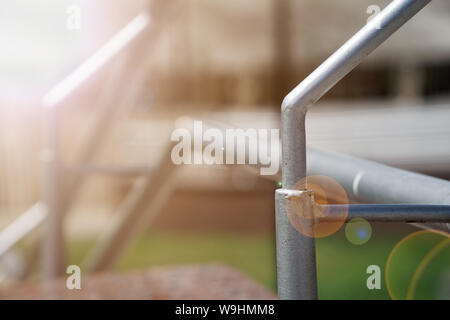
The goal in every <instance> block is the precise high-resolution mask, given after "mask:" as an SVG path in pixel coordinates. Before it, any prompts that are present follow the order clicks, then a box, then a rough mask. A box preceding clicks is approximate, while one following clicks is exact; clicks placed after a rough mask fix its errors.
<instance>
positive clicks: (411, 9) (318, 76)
mask: <svg viewBox="0 0 450 320" xmlns="http://www.w3.org/2000/svg"><path fill="white" fill-rule="evenodd" d="M430 1H431V0H394V1H392V2H391V3H390V4H389V5H388V6H387V7H386V8H385V9H384V10H383V11H382V12H380V13H379V14H378V15H377V16H376V17H375V18H373V19H372V20H371V21H370V22H369V23H368V24H366V25H365V26H364V27H363V28H362V29H361V30H360V31H359V32H358V33H356V34H355V35H354V36H353V37H352V38H351V39H350V40H348V41H347V42H346V43H345V44H344V45H343V46H342V47H341V48H340V49H339V50H337V51H336V52H335V53H334V54H333V55H332V56H331V57H330V58H328V59H327V60H326V61H325V62H324V63H323V64H322V65H320V66H319V67H318V68H317V69H316V70H315V71H314V72H313V73H312V74H311V75H309V76H308V77H307V78H306V79H305V80H303V82H301V83H300V84H299V85H298V86H297V87H296V88H294V90H292V91H291V92H290V93H289V94H288V95H287V96H286V98H285V99H284V100H283V104H282V107H281V123H282V147H283V150H282V176H283V188H284V189H290V188H292V187H293V186H294V185H295V184H296V183H297V182H298V181H299V180H300V179H302V178H304V177H305V176H306V133H305V118H306V112H307V110H308V108H309V107H310V106H312V105H313V104H314V103H315V102H316V101H317V100H319V99H320V98H321V97H322V96H323V95H324V94H325V93H326V92H327V91H328V90H329V89H331V88H332V87H333V86H334V85H335V84H336V83H337V82H338V81H339V80H341V79H342V78H343V77H344V76H345V75H347V74H348V73H349V72H350V71H351V70H353V69H354V68H355V67H356V66H357V65H358V64H359V63H360V62H361V61H362V60H363V59H364V58H365V57H366V56H368V55H369V54H370V53H371V52H372V51H373V50H375V49H376V48H377V47H378V46H379V45H380V44H382V43H383V42H384V41H385V40H386V39H387V38H389V37H390V36H391V35H392V34H393V33H394V32H395V31H397V30H398V29H399V28H400V27H401V26H402V25H403V24H404V23H406V22H407V21H408V20H409V19H410V18H412V17H413V16H414V15H415V14H416V13H417V12H419V11H420V10H421V9H422V8H423V7H425V6H426V5H427V4H428V3H429V2H430ZM285 191H286V190H283V189H281V190H277V192H276V206H277V208H276V233H277V274H278V296H279V298H281V299H316V298H317V281H316V263H315V243H314V239H312V238H307V237H306V236H303V235H301V234H300V233H298V232H297V231H296V230H295V229H294V228H293V227H292V226H291V224H290V223H289V220H288V218H287V212H286V204H285V202H284V200H283V198H284V197H283V193H284V192H285Z"/></svg>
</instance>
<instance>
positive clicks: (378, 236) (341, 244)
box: [69, 227, 450, 299]
mask: <svg viewBox="0 0 450 320" xmlns="http://www.w3.org/2000/svg"><path fill="white" fill-rule="evenodd" d="M408 233H411V230H408V231H407V232H405V231H403V232H399V233H386V232H380V231H379V230H376V227H375V228H374V234H373V236H372V238H371V239H370V241H369V242H367V243H366V244H364V245H353V244H351V243H349V242H348V241H347V240H346V239H345V236H344V232H343V231H342V230H341V231H340V232H338V233H337V234H335V235H333V236H331V237H328V238H325V239H318V240H317V261H318V266H317V270H318V285H319V298H320V299H389V298H390V297H389V294H388V292H387V289H386V283H385V279H384V271H385V265H386V261H387V258H388V256H389V253H390V252H391V250H392V249H393V248H394V246H395V244H396V243H398V241H400V240H401V239H402V238H403V237H404V236H405V235H407V234H408ZM92 243H93V240H92V239H84V240H82V241H80V240H77V241H72V243H71V245H70V250H69V252H70V262H71V263H80V261H82V257H83V255H84V253H86V252H87V250H88V248H89V247H90V246H91V245H92ZM433 243H434V242H433ZM430 244H432V243H426V241H425V242H424V243H422V244H414V245H409V246H407V247H408V248H406V247H405V250H403V251H402V252H400V253H401V254H400V253H399V255H398V257H397V258H396V259H394V260H393V268H392V270H393V272H392V273H391V275H392V277H391V278H392V279H393V280H394V281H393V282H392V283H393V288H394V289H395V290H394V291H395V292H399V293H401V294H403V293H406V288H407V285H408V283H409V280H410V279H411V276H412V272H413V271H414V270H415V267H416V266H417V265H418V263H419V262H420V260H421V259H422V258H423V256H424V255H425V254H426V253H427V252H429V250H431V248H432V245H431V246H430ZM449 253H450V246H449V247H448V248H447V249H445V250H444V251H443V252H442V253H441V254H439V256H438V257H436V259H435V260H434V261H433V262H432V263H431V264H430V266H429V268H428V269H427V270H426V272H425V273H424V275H423V277H422V279H421V281H420V282H419V286H418V288H417V295H416V296H417V297H418V298H422V299H430V298H436V292H438V291H439V290H440V289H439V288H440V286H442V284H440V282H442V276H443V275H445V273H446V272H447V275H448V272H449V271H450V254H449ZM201 263H223V264H227V265H230V266H233V267H235V268H237V269H239V270H241V271H242V272H243V273H245V274H247V275H249V276H250V277H252V278H253V279H255V280H256V281H258V282H260V283H261V284H263V285H264V286H265V287H267V288H269V289H270V290H273V291H275V290H276V277H275V272H276V270H275V246H274V238H273V237H272V236H269V235H242V234H223V233H176V232H156V233H148V234H145V235H143V236H141V237H139V238H138V239H137V240H136V241H135V242H134V244H133V245H132V246H131V247H130V249H129V250H128V251H127V252H126V254H125V255H124V256H123V258H122V259H121V261H120V262H119V264H118V265H117V267H116V269H117V270H118V271H127V270H134V269H145V268H149V267H152V266H166V265H180V264H201ZM373 264H375V265H378V266H380V268H381V272H382V279H381V290H369V289H367V287H366V280H367V278H368V276H369V275H368V274H366V268H367V267H368V266H369V265H373ZM446 279H447V280H446V281H448V280H449V279H448V276H447V278H446ZM400 297H401V296H400Z"/></svg>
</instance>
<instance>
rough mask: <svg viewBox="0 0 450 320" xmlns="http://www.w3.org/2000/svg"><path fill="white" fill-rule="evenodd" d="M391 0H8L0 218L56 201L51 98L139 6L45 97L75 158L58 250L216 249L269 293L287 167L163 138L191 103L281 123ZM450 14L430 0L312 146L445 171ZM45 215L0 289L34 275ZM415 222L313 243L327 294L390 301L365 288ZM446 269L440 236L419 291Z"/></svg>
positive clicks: (123, 257)
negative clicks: (282, 171) (200, 161)
mask: <svg viewBox="0 0 450 320" xmlns="http://www.w3.org/2000/svg"><path fill="white" fill-rule="evenodd" d="M389 2H390V1H387V0H384V1H379V0H360V1H353V0H339V1H337V0H314V1H311V0H247V1H238V0H228V1H221V0H189V1H187V0H171V1H164V0H154V1H146V0H129V1H119V0H95V1H88V0H84V1H81V0H78V1H76V0H70V1H69V0H40V1H30V0H14V1H12V0H4V1H2V8H1V9H0V39H2V40H3V41H2V43H3V45H2V50H1V51H0V68H1V73H0V88H1V90H0V232H2V231H1V230H3V231H5V230H6V228H7V227H8V226H10V225H11V223H12V222H14V221H16V219H18V218H19V217H20V216H21V215H22V214H23V213H24V212H26V211H27V210H28V209H29V208H32V206H33V205H34V204H36V203H38V202H39V201H40V200H41V199H44V198H45V197H46V195H45V192H44V188H43V185H45V181H46V178H45V176H46V174H47V173H48V171H46V170H45V168H46V167H45V165H43V160H45V159H46V158H45V152H43V150H44V149H46V148H47V147H46V145H45V138H44V136H45V135H44V132H45V128H44V126H45V118H46V117H47V116H46V113H48V110H47V109H46V108H45V107H44V104H43V97H44V96H45V95H46V94H47V93H48V92H50V90H51V89H52V88H55V86H57V85H58V84H59V83H61V81H62V80H63V79H65V78H66V77H67V76H68V75H69V74H71V73H72V72H73V71H74V70H76V69H77V68H78V67H79V66H80V65H83V63H86V61H87V60H88V59H89V58H90V57H92V56H93V55H94V54H95V53H96V52H99V50H100V52H103V53H105V51H101V50H102V49H101V48H104V46H105V44H107V43H108V41H110V39H113V38H114V37H115V35H117V33H118V32H120V30H123V28H124V27H125V26H127V24H129V23H130V21H133V19H134V18H135V17H136V16H138V15H139V14H142V13H144V12H145V14H146V17H148V21H147V24H146V25H145V27H144V28H142V30H140V31H139V32H137V33H136V35H135V36H134V37H133V38H132V39H130V40H129V41H128V42H127V43H126V44H125V45H124V46H123V47H122V48H121V49H120V50H118V51H117V52H115V54H113V55H111V56H109V58H108V59H105V61H104V63H103V64H102V65H101V67H99V68H97V69H95V70H94V69H92V68H91V71H92V72H91V73H89V72H88V73H89V76H86V77H85V78H82V80H83V81H80V82H79V83H77V85H76V86H75V87H73V88H72V89H71V90H67V91H66V93H67V94H66V95H65V96H64V99H61V100H60V101H58V103H57V104H56V105H55V106H54V107H53V109H54V112H55V113H56V114H57V120H58V130H59V131H58V134H57V139H58V143H59V150H58V152H59V157H60V158H61V159H62V161H63V162H61V163H64V166H67V168H68V170H64V172H63V173H61V172H60V176H59V179H60V180H59V181H60V185H59V186H60V190H59V191H60V198H61V199H59V206H60V207H59V209H60V210H61V211H62V212H63V214H64V217H65V218H64V221H63V226H64V237H63V240H64V242H61V246H63V247H64V248H65V249H66V257H65V258H66V259H65V262H64V263H65V265H68V264H77V265H80V266H82V270H90V271H92V272H94V271H105V270H114V271H115V272H116V271H117V272H127V271H131V270H142V269H147V268H150V267H154V266H171V265H191V264H206V263H219V264H225V265H229V266H232V267H234V268H236V269H238V270H240V271H241V272H243V273H244V274H246V275H247V276H248V277H250V278H252V279H254V280H255V281H257V282H258V283H260V284H261V285H262V286H264V287H265V288H267V290H269V291H272V292H275V290H276V277H275V272H276V270H275V235H274V201H273V197H274V190H275V189H276V188H278V186H277V182H278V179H279V178H278V177H277V176H275V177H272V178H271V179H263V178H262V177H261V176H259V175H257V174H255V173H254V172H251V171H249V170H246V169H243V168H242V166H181V167H176V168H175V167H173V166H171V165H170V164H169V162H170V158H168V156H167V153H166V150H167V148H169V147H170V134H171V132H172V130H173V128H174V127H175V126H176V125H177V121H180V119H185V118H186V117H191V118H208V119H213V120H214V121H220V122H221V123H224V124H226V125H230V126H238V127H243V128H279V125H280V124H279V117H280V112H279V109H280V105H281V101H282V99H283V97H284V96H285V95H286V94H287V93H288V92H289V91H290V90H291V89H292V88H293V87H294V86H295V85H296V84H298V83H299V82H300V81H301V80H302V79H303V78H305V77H306V76H307V75H308V74H309V73H310V72H312V71H313V70H314V69H315V67H317V66H318V65H319V64H320V63H321V62H322V61H323V60H324V59H326V58H327V57H328V56H329V55H330V54H332V53H333V52H334V51H335V50H336V49H337V48H338V47H339V46H340V45H341V44H343V43H344V42H345V41H346V40H347V39H348V38H349V37H351V36H352V35H353V34H354V33H355V32H356V31H357V30H359V29H360V28H361V27H362V26H363V25H364V24H365V23H366V21H367V19H368V18H369V17H370V16H371V15H372V14H373V13H374V11H370V10H369V11H368V8H369V7H370V6H373V5H375V6H379V7H380V8H383V7H385V6H386V5H387V4H388V3H389ZM134 21H135V20H134ZM449 21H450V3H449V2H448V1H447V0H434V1H433V2H432V3H431V4H430V5H429V6H428V7H426V8H425V9H424V10H423V11H422V12H421V13H419V14H418V15H417V16H416V17H415V18H414V19H413V20H412V21H410V22H409V23H408V24H407V25H406V26H405V27H404V28H402V29H401V30H400V31H398V32H397V33H396V34H395V35H394V36H393V37H392V38H391V39H389V40H388V41H387V42H386V43H385V44H383V45H382V46H381V47H380V48H379V49H378V50H376V51H375V52H374V53H373V54H372V55H371V56H370V57H369V58H368V59H367V60H366V61H365V62H364V63H363V64H362V65H360V66H359V67H357V68H356V69H355V70H354V71H353V72H352V73H350V74H349V75H348V76H347V77H346V78H345V79H344V80H343V81H341V82H340V83H339V84H338V85H337V86H336V87H335V88H333V89H332V90H331V91H330V92H329V93H328V94H327V95H326V96H325V97H324V98H323V99H322V100H321V101H320V102H319V103H318V104H317V106H316V107H315V108H314V109H312V111H311V113H310V114H309V115H308V121H307V143H308V144H309V145H311V146H317V147H320V148H324V149H327V150H332V151H338V152H342V153H346V154H351V155H354V156H357V157H361V158H365V159H370V160H374V161H378V162H381V163H385V164H388V165H392V166H396V167H400V168H404V169H408V170H413V171H417V172H422V173H426V174H429V175H433V176H436V177H440V178H444V179H445V178H446V179H448V178H449V177H450V165H449V164H450V143H449V141H450V125H449V124H450V37H449V36H448V35H449V34H450V23H449ZM109 48H111V46H110V47H109ZM97 58H98V56H97ZM88 61H89V60H88ZM91 61H92V60H91ZM91 67H92V66H91ZM84 70H86V69H84ZM93 70H94V71H95V72H94V71H93ZM72 80H73V79H72ZM56 109H57V110H56ZM55 110H56V111H55ZM61 159H60V160H61ZM44 163H45V161H44ZM126 168H128V169H126ZM151 170H153V171H151ZM146 171H148V172H149V173H150V172H151V174H142V172H144V173H145V172H146ZM155 171H156V172H157V173H155ZM139 195H140V197H139ZM130 208H131V209H130ZM124 221H125V222H124ZM136 221H138V222H136ZM38 225H39V223H37V224H36V228H35V227H34V226H33V227H30V228H31V229H32V230H33V231H32V232H30V233H27V235H26V236H24V237H21V238H20V239H18V240H17V245H16V246H14V248H12V249H8V250H6V251H5V253H4V254H2V256H1V257H0V286H5V287H7V286H8V285H10V284H13V283H17V282H18V281H20V280H21V279H27V280H30V279H31V280H40V279H41V273H40V271H41V262H42V261H40V260H41V259H40V257H41V255H40V254H39V252H40V250H41V249H40V248H41V247H42V241H41V239H42V236H43V235H44V234H45V232H44V231H45V229H43V228H42V227H39V226H38ZM119 226H120V227H119ZM416 230H417V229H415V228H414V227H411V226H407V225H404V224H388V225H386V224H383V225H377V224H373V225H372V237H371V239H370V240H369V241H368V242H367V243H365V244H364V245H360V246H358V245H354V244H352V243H350V242H349V241H348V240H347V239H346V237H345V235H344V230H340V231H339V232H338V233H336V234H335V235H333V236H331V237H328V238H324V239H318V240H317V256H318V277H319V298H323V299H328V298H338V299H364V298H368V299H388V298H389V294H388V292H387V290H386V286H385V285H384V282H383V285H382V288H381V290H368V289H367V287H366V279H367V277H368V275H367V274H366V268H367V266H368V265H373V264H376V265H380V266H381V267H382V269H383V268H384V266H385V265H386V261H387V258H388V256H389V254H390V252H391V251H392V249H393V248H394V246H395V245H396V244H397V243H398V242H399V241H400V240H401V239H402V238H403V237H405V236H406V235H408V234H411V233H412V232H414V231H416ZM112 234H114V235H118V237H117V239H116V240H111V235H112ZM0 246H1V243H0ZM430 248H431V247H430ZM424 250H425V249H424ZM30 257H34V258H30ZM421 257H423V255H421V251H420V250H418V249H417V247H414V246H411V248H410V250H409V251H408V254H405V257H404V258H403V259H404V260H403V264H401V263H400V264H399V266H398V268H397V269H396V270H397V271H395V272H398V275H396V276H397V278H401V279H404V282H403V283H399V284H398V286H399V289H398V290H399V292H403V291H402V290H403V289H402V288H403V287H405V286H406V285H407V281H408V272H409V271H407V270H406V269H408V267H407V266H411V265H414V264H416V265H417V264H418V263H419V262H420V260H421ZM83 266H86V269H84V267H83ZM405 270H406V271H405ZM412 271H413V270H412ZM412 271H411V272H412ZM449 281H450V252H449V249H448V248H447V251H445V252H444V253H441V254H440V255H439V257H438V258H436V259H435V260H434V261H433V264H432V266H431V267H430V268H429V269H427V271H426V272H425V273H424V275H423V278H422V280H421V282H420V286H419V289H418V291H417V297H419V298H430V299H434V298H443V299H449V298H450V295H449V294H450V293H449V291H448V288H449V287H450V282H449ZM400 282H401V281H400ZM405 283H406V284H405ZM402 286H403V287H402ZM405 292H406V289H405Z"/></svg>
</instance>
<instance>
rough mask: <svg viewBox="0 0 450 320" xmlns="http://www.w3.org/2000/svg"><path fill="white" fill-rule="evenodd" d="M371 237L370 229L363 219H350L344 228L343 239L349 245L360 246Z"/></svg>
mask: <svg viewBox="0 0 450 320" xmlns="http://www.w3.org/2000/svg"><path fill="white" fill-rule="evenodd" d="M371 236H372V227H371V226H370V223H369V222H368V221H366V220H365V219H363V218H355V219H352V220H350V221H349V222H348V223H347V225H346V226H345V237H346V238H347V240H348V241H349V242H350V243H353V244H356V245H362V244H364V243H366V242H367V241H369V240H370V237H371Z"/></svg>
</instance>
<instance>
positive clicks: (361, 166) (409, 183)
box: [307, 147, 450, 233]
mask: <svg viewBox="0 0 450 320" xmlns="http://www.w3.org/2000/svg"><path fill="white" fill-rule="evenodd" d="M307 163H308V175H317V174H319V175H325V176H327V177H331V178H333V179H335V180H336V181H337V182H339V184H340V185H341V186H342V187H343V188H344V189H345V191H346V193H347V195H348V196H349V197H350V198H352V199H355V200H357V201H359V202H363V203H390V204H434V205H450V181H446V180H443V179H438V178H435V177H430V176H427V175H424V174H420V173H416V172H411V171H407V170H402V169H398V168H393V167H390V166H387V165H383V164H380V163H376V162H373V161H369V160H364V159H359V158H355V157H351V156H348V155H343V154H339V153H335V152H329V151H324V150H319V149H316V148H311V147H309V148H308V153H307ZM391 219H395V218H391ZM444 221H446V222H448V220H444ZM435 222H436V221H433V220H430V221H428V220H426V221H420V224H419V226H420V227H425V228H431V229H435V230H439V231H444V232H447V233H450V223H435ZM441 222H443V221H441ZM417 223H419V221H417Z"/></svg>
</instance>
